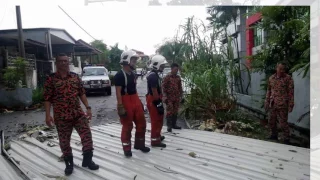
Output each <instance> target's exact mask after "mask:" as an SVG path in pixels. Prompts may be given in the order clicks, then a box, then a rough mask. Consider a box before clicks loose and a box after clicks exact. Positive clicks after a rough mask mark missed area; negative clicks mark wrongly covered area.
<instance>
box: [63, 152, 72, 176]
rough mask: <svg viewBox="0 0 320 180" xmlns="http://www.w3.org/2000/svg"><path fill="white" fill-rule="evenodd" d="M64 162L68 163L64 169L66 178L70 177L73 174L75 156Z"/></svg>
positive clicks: (65, 158)
mask: <svg viewBox="0 0 320 180" xmlns="http://www.w3.org/2000/svg"><path fill="white" fill-rule="evenodd" d="M64 162H65V163H66V168H65V169H64V173H65V175H66V176H69V175H71V174H72V172H73V156H72V155H70V156H66V157H64Z"/></svg>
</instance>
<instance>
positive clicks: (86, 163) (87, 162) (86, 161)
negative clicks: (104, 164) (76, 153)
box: [82, 151, 99, 170]
mask: <svg viewBox="0 0 320 180" xmlns="http://www.w3.org/2000/svg"><path fill="white" fill-rule="evenodd" d="M92 156H93V152H92V151H89V152H85V153H83V161H82V167H88V168H89V169H90V170H98V169H99V165H97V164H95V163H94V162H93V161H92Z"/></svg>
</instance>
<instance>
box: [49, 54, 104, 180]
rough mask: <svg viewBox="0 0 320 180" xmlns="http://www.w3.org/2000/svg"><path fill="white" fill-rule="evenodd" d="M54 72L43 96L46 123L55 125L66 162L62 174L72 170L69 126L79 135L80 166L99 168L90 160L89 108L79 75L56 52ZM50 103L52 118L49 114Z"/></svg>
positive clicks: (66, 59)
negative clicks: (81, 104)
mask: <svg viewBox="0 0 320 180" xmlns="http://www.w3.org/2000/svg"><path fill="white" fill-rule="evenodd" d="M56 63H57V64H56V66H57V73H53V74H51V75H50V76H49V77H48V78H47V80H46V82H45V85H44V99H45V103H44V104H45V109H46V124H47V125H48V126H50V127H51V126H52V125H53V123H55V124H56V127H57V131H58V136H59V142H60V148H61V151H62V153H63V157H64V161H65V164H66V169H65V174H66V175H70V174H72V172H73V156H72V149H71V147H70V137H71V134H72V130H73V128H75V129H76V130H77V132H78V134H79V135H80V138H81V143H82V145H83V148H82V151H83V161H82V167H88V168H89V169H91V170H97V169H99V166H98V165H96V164H95V163H94V162H93V161H92V156H93V152H92V151H93V142H92V135H91V130H90V126H89V122H88V120H89V119H91V117H92V114H91V107H90V106H89V105H88V100H87V98H86V95H85V90H84V88H83V86H82V83H81V80H80V78H79V76H78V75H77V74H75V73H73V72H70V71H69V58H68V57H67V56H66V55H65V54H59V55H58V56H57V58H56ZM79 97H80V99H81V101H82V103H83V104H84V105H85V106H86V108H87V116H86V114H85V113H84V112H83V110H82V108H81V106H80V101H79ZM51 104H52V105H53V112H54V118H52V116H51V115H50V108H51Z"/></svg>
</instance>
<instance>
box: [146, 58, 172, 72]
mask: <svg viewBox="0 0 320 180" xmlns="http://www.w3.org/2000/svg"><path fill="white" fill-rule="evenodd" d="M167 63H168V62H167V60H166V58H165V57H163V56H162V55H154V56H152V57H151V58H150V62H149V68H153V69H155V70H159V69H160V66H161V65H163V64H167Z"/></svg>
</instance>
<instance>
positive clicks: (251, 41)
mask: <svg viewBox="0 0 320 180" xmlns="http://www.w3.org/2000/svg"><path fill="white" fill-rule="evenodd" d="M251 8H252V7H250V8H246V7H242V8H239V12H238V19H237V21H236V22H235V23H236V26H235V24H234V22H233V23H231V24H230V25H229V26H228V27H227V34H228V36H229V37H232V38H233V39H235V38H237V41H238V47H239V57H238V52H237V48H236V46H235V44H236V43H231V45H232V46H233V49H234V58H235V60H238V59H239V62H240V63H241V64H240V66H241V69H246V68H247V67H248V68H250V64H251V61H250V60H247V57H248V56H252V55H255V54H256V53H257V52H258V51H259V50H260V49H261V48H262V45H263V43H264V42H265V39H266V36H267V33H266V32H265V31H263V30H262V29H257V28H252V26H253V25H255V24H256V23H258V22H259V21H261V20H262V17H261V14H260V13H256V14H253V15H249V16H248V15H247V14H248V11H250V10H251ZM221 41H222V42H223V44H224V46H226V44H227V39H226V38H224V37H223V38H221ZM239 62H237V63H239ZM245 66H246V67H245ZM241 77H242V79H243V81H242V88H243V89H244V92H241V91H240V88H241V87H240V85H239V83H236V84H237V85H234V90H235V92H236V93H235V95H236V97H237V103H238V105H239V106H240V107H242V108H244V109H246V110H249V111H250V112H252V113H254V114H256V115H257V116H259V117H261V118H266V112H265V110H264V109H263V108H262V107H261V102H262V100H263V97H264V96H265V94H266V92H265V91H264V90H262V89H261V87H260V84H261V82H262V80H263V79H265V74H264V73H255V72H249V74H248V72H241ZM292 77H293V80H294V86H295V89H294V91H295V93H294V96H295V102H296V103H295V107H294V109H293V112H292V113H289V118H288V121H289V124H290V126H291V128H292V129H294V130H297V131H292V133H295V135H297V136H300V134H299V133H298V132H304V134H305V135H306V136H308V134H309V133H308V132H309V131H310V116H309V115H308V112H309V111H310V80H309V78H302V75H299V73H298V72H294V73H293V74H292ZM306 138H307V137H306Z"/></svg>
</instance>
